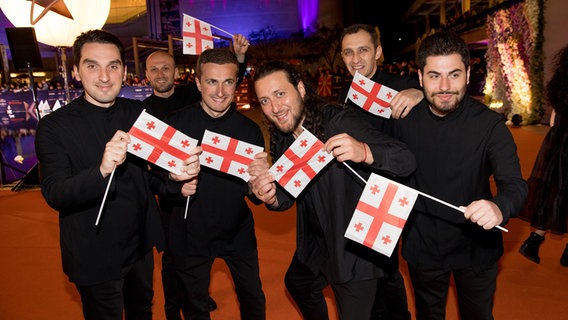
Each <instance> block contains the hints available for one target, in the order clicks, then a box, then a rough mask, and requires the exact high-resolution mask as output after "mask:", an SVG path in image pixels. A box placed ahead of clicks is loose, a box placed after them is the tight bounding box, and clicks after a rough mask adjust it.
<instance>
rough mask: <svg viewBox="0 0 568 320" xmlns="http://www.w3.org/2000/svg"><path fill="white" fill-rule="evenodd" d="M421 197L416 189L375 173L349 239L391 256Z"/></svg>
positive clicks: (365, 192)
mask: <svg viewBox="0 0 568 320" xmlns="http://www.w3.org/2000/svg"><path fill="white" fill-rule="evenodd" d="M417 197H418V192H417V191H416V190H414V189H411V188H409V187H406V186H404V185H401V184H399V183H397V182H394V181H391V180H389V179H387V178H384V177H381V176H379V175H377V174H374V173H372V174H371V176H370V177H369V179H368V182H367V185H366V186H365V189H364V190H363V194H362V195H361V198H360V200H359V203H358V204H357V208H356V209H355V213H353V217H352V218H351V222H349V226H348V227H347V231H346V232H345V237H347V238H349V239H351V240H354V241H356V242H359V243H362V244H363V245H365V246H367V247H369V248H371V249H373V250H375V251H377V252H380V253H382V254H384V255H386V256H388V257H390V256H391V254H392V252H393V250H394V248H395V247H396V243H397V242H398V239H399V237H400V234H401V233H402V229H403V227H404V224H405V223H406V220H407V219H408V215H409V214H410V211H411V210H412V207H413V206H414V203H415V202H416V198H417Z"/></svg>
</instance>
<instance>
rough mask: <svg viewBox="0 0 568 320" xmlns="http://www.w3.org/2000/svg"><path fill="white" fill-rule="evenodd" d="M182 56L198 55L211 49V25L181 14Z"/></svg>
mask: <svg viewBox="0 0 568 320" xmlns="http://www.w3.org/2000/svg"><path fill="white" fill-rule="evenodd" d="M182 36H183V54H192V55H199V54H201V52H203V51H204V50H206V49H211V48H213V35H212V33H211V25H210V24H208V23H206V22H203V21H201V20H199V19H195V18H194V17H192V16H188V15H187V14H185V13H184V14H183V28H182Z"/></svg>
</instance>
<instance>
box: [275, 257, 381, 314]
mask: <svg viewBox="0 0 568 320" xmlns="http://www.w3.org/2000/svg"><path fill="white" fill-rule="evenodd" d="M284 282H285V284H286V289H288V292H289V293H290V295H291V296H292V298H293V299H294V302H295V303H296V305H297V306H298V309H300V312H301V313H302V316H303V318H304V319H307V320H327V319H329V316H328V310H327V304H326V302H325V297H324V295H323V292H322V291H323V289H324V288H325V287H326V286H327V285H328V284H329V282H328V281H327V279H326V277H325V276H324V275H323V274H322V273H320V274H317V275H314V274H313V272H312V271H311V270H310V269H309V268H308V267H307V266H305V265H304V264H302V263H301V262H300V261H298V257H297V256H296V254H294V257H293V258H292V262H291V263H290V267H289V268H288V271H287V272H286V277H285V279H284ZM377 284H378V280H377V279H369V280H362V281H349V282H346V283H342V284H330V285H331V288H332V290H333V293H334V295H335V302H336V304H337V312H338V314H339V319H345V320H350V319H370V318H371V311H372V308H373V302H374V300H375V293H376V290H377Z"/></svg>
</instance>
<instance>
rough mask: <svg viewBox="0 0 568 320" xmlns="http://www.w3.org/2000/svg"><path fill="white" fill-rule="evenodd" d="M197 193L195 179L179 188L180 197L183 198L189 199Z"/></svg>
mask: <svg viewBox="0 0 568 320" xmlns="http://www.w3.org/2000/svg"><path fill="white" fill-rule="evenodd" d="M196 192H197V177H195V178H193V179H191V180H189V181H187V182H186V183H184V184H183V186H182V187H181V195H182V196H184V197H189V196H192V195H194V194H195V193H196Z"/></svg>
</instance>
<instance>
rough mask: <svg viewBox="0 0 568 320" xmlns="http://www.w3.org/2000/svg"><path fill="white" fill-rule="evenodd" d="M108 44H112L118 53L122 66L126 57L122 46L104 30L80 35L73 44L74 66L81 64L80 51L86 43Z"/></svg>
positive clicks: (90, 31) (113, 36)
mask: <svg viewBox="0 0 568 320" xmlns="http://www.w3.org/2000/svg"><path fill="white" fill-rule="evenodd" d="M92 42H95V43H108V44H114V45H115V46H116V47H117V48H118V51H119V53H120V62H122V64H123V65H124V61H125V60H126V55H125V53H124V45H123V44H122V42H121V41H120V39H118V38H117V37H116V36H115V35H114V34H112V33H110V32H108V31H104V30H89V31H85V32H83V33H81V34H80V35H78V36H77V38H76V39H75V42H74V43H73V59H74V60H75V61H74V64H75V66H77V67H78V66H79V63H80V62H81V50H82V49H83V46H84V45H85V44H86V43H92Z"/></svg>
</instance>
